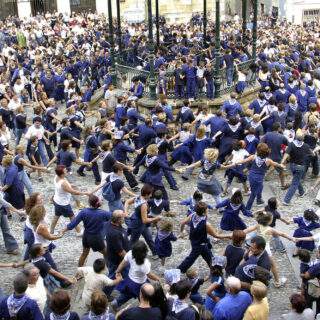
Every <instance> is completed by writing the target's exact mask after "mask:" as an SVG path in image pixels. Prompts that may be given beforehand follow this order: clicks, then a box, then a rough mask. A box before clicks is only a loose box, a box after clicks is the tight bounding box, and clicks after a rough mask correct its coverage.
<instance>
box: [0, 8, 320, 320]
mask: <svg viewBox="0 0 320 320" xmlns="http://www.w3.org/2000/svg"><path fill="white" fill-rule="evenodd" d="M193 19H194V20H195V21H193V22H192V23H190V25H189V24H188V25H185V24H181V25H171V26H170V25H167V24H166V22H165V21H164V22H163V23H162V27H161V42H162V44H163V47H161V48H159V49H158V51H157V57H156V60H155V68H156V69H158V70H159V77H160V78H161V71H165V70H168V69H169V68H170V67H173V68H174V72H175V74H176V76H175V81H174V83H173V85H174V86H175V89H176V99H177V100H178V99H181V102H182V103H181V106H179V105H180V104H177V105H172V104H170V101H169V100H168V99H167V98H166V96H165V93H166V91H165V90H166V88H167V84H165V81H162V82H160V83H159V90H158V93H159V94H160V95H159V100H158V101H157V102H156V103H155V105H154V108H153V109H152V110H151V111H150V114H147V115H146V114H142V113H141V112H140V111H139V99H140V98H141V97H143V93H144V90H143V89H144V86H143V83H142V81H140V80H139V79H135V81H134V82H133V84H132V87H131V88H130V90H128V91H125V92H121V93H119V91H118V90H116V89H115V88H114V87H113V84H112V79H111V76H110V74H109V67H110V52H109V49H110V45H109V43H108V34H107V31H106V30H108V29H107V28H106V27H105V26H106V22H105V18H103V17H98V16H97V15H94V14H88V15H72V16H71V17H67V16H63V15H55V14H53V15H51V14H48V15H45V16H37V17H33V18H30V19H28V20H24V21H20V20H19V19H16V18H12V19H8V20H6V21H3V22H1V25H0V30H1V32H0V52H1V54H0V72H1V74H0V95H1V97H0V98H1V100H0V160H1V166H0V180H1V192H0V219H1V220H0V227H1V230H2V234H3V242H4V247H5V250H6V253H7V254H8V255H14V256H19V258H20V257H21V259H20V261H19V262H16V260H15V262H8V263H2V262H1V263H0V267H3V268H19V270H18V271H17V273H16V275H15V277H14V281H13V289H12V292H11V293H10V292H6V293H4V292H3V290H1V291H0V319H21V320H22V319H23V320H26V319H30V320H31V319H34V320H42V319H47V320H77V319H80V318H81V319H82V320H90V319H91V320H92V319H100V320H106V319H108V320H112V319H119V320H137V319H141V320H143V319H148V320H149V319H154V320H195V319H201V320H205V319H207V320H208V319H214V320H227V319H232V320H241V319H245V320H253V319H255V320H266V319H268V318H269V304H268V298H267V293H268V288H270V287H271V286H272V287H274V288H275V290H276V289H279V290H282V288H283V287H284V286H285V285H286V279H285V278H284V277H281V276H280V274H279V270H278V267H277V262H276V259H274V257H273V254H274V252H275V251H277V252H278V253H279V254H282V255H284V254H286V247H285V245H284V244H283V242H282V240H281V238H285V239H287V240H289V241H292V242H293V243H294V244H295V246H296V252H295V253H294V257H297V258H298V259H299V260H300V273H301V282H302V283H301V287H300V291H299V293H292V295H291V297H290V303H291V307H292V310H291V312H290V313H288V314H285V315H282V318H283V319H286V320H294V319H305V320H309V319H310V320H311V319H315V317H316V314H319V313H320V294H319V286H318V283H317V281H315V280H316V279H320V262H319V260H317V258H318V256H319V247H318V244H319V239H320V233H317V232H316V231H314V230H317V229H318V228H319V227H320V222H319V216H318V214H317V210H316V209H314V208H316V206H319V204H320V192H318V193H317V191H318V189H317V186H318V184H319V182H320V179H319V180H316V181H315V182H312V181H314V180H311V179H309V174H310V173H309V172H308V171H309V169H310V168H311V170H310V171H311V177H312V178H317V177H318V176H319V163H318V161H319V160H318V154H319V151H320V147H319V146H318V142H319V136H318V133H319V128H320V113H319V112H320V42H319V40H318V38H319V33H320V25H319V24H317V23H315V22H314V23H311V24H308V25H305V26H304V27H301V26H294V25H291V24H289V23H287V22H285V21H282V22H279V23H277V24H275V25H272V26H270V25H269V23H268V22H266V21H260V22H259V25H260V26H261V27H262V28H260V29H259V32H258V43H257V48H258V49H257V50H258V54H257V62H256V63H255V64H254V67H252V72H253V73H255V74H256V76H257V86H259V87H260V89H259V92H258V94H257V97H256V99H254V101H250V104H249V106H248V107H244V106H242V105H241V104H240V102H239V101H238V98H239V96H240V95H241V94H242V93H243V91H244V90H245V88H246V85H247V83H246V79H247V78H246V74H243V76H241V73H240V72H239V71H238V70H237V68H236V64H237V61H246V59H248V54H247V53H245V50H244V49H245V47H246V46H248V44H250V43H251V41H252V40H251V32H250V30H248V31H247V33H246V34H245V35H242V34H241V28H240V25H239V21H238V22H232V23H229V24H228V23H224V24H223V25H222V32H221V35H222V37H221V48H222V50H224V55H223V58H222V64H221V66H222V67H224V68H225V72H226V77H227V81H228V85H229V86H231V85H233V84H234V74H235V73H238V83H237V84H236V86H235V90H236V91H234V92H232V93H231V94H230V97H228V98H226V99H225V100H224V102H223V105H222V106H221V108H220V109H217V110H209V108H208V106H207V105H197V106H195V103H196V102H197V101H195V102H194V103H193V101H192V100H194V99H195V98H196V97H197V93H199V91H201V90H202V89H203V88H204V87H206V94H207V98H208V99H212V98H213V97H214V78H213V73H212V70H211V68H212V66H211V58H212V56H210V55H213V51H212V48H213V46H212V45H211V43H212V42H213V38H214V30H213V31H212V30H211V29H210V31H209V32H208V35H207V36H208V38H207V39H205V40H206V41H203V39H202V33H201V23H198V22H197V21H198V19H195V17H193ZM146 30H147V28H146V26H145V25H144V24H137V25H129V24H128V25H125V30H123V31H124V32H123V33H122V40H123V43H124V44H125V46H126V47H132V48H133V49H134V51H133V52H134V54H133V55H132V56H131V57H129V58H130V59H133V60H134V61H135V60H138V61H140V62H138V63H141V67H142V68H145V69H146V70H147V69H148V63H147V62H146V63H145V62H144V61H145V57H146V53H147V51H146ZM168 43H169V44H170V46H169V47H168V46H167V44H168ZM204 43H208V47H204ZM165 44H166V45H165ZM116 50H118V48H116ZM202 50H205V55H203V54H201V57H202V58H199V55H197V53H198V52H200V51H202ZM198 58H199V59H198ZM163 79H164V78H163ZM202 80H203V81H202ZM164 84H165V85H164ZM161 86H162V87H161ZM160 87H161V88H162V89H161V88H160ZM98 88H100V90H103V92H104V96H103V99H102V100H101V101H100V102H99V108H95V107H90V106H89V103H90V101H91V99H92V96H93V94H94V93H95V92H96V90H97V89H98ZM160 89H161V90H160ZM173 107H175V108H173ZM75 167H76V168H75ZM91 171H92V175H91ZM139 171H143V172H142V173H141V172H140V174H139ZM193 172H195V173H196V174H197V178H196V179H195V178H194V177H193ZM219 172H223V174H221V173H219ZM274 174H277V175H279V181H280V188H281V189H282V190H286V192H285V196H284V197H283V198H282V199H280V198H279V197H278V198H277V197H270V198H269V199H266V198H265V199H263V187H264V184H265V181H266V178H267V177H268V176H270V175H274ZM164 178H165V179H166V181H167V182H164V181H163V180H164ZM88 179H93V180H94V184H95V186H94V187H92V188H89V187H88V186H87V184H88ZM44 180H45V181H46V182H48V183H51V184H53V186H54V193H53V194H44V193H43V192H41V190H40V187H39V185H40V186H41V185H42V183H43V182H44ZM182 181H183V182H182ZM185 181H188V184H191V185H193V187H194V189H193V192H192V194H189V193H188V192H189V191H188V190H189V189H188V188H186V189H185V188H183V187H181V185H183V183H185ZM80 186H83V187H82V188H80ZM168 186H169V188H170V189H171V190H170V193H168V190H167V187H168ZM274 187H275V188H278V187H277V186H276V184H275V185H274ZM308 189H309V190H312V191H313V192H314V193H315V194H317V195H316V199H315V203H314V208H305V211H304V213H303V215H300V216H299V212H295V210H294V207H292V210H293V211H294V213H295V214H297V215H298V216H296V217H293V216H283V215H282V214H281V210H282V208H284V207H288V206H292V205H294V203H295V201H296V199H295V196H298V197H304V196H306V195H307V190H308ZM178 194H179V195H181V194H182V195H183V197H184V198H185V199H184V200H183V201H181V202H180V203H179V205H181V206H186V207H187V210H183V209H182V207H179V208H180V210H181V212H183V214H181V212H178V210H177V209H176V210H172V207H173V203H175V200H174V198H173V195H178ZM86 198H87V199H86ZM81 200H82V201H81ZM48 203H50V205H48ZM50 206H51V207H52V209H53V212H54V213H53V216H52V219H51V223H48V221H47V218H46V217H48V216H49V213H48V212H47V210H48V208H49V207H50ZM175 208H176V207H175ZM184 211H186V216H185V217H184V218H183V219H181V217H182V215H184ZM240 212H241V213H242V215H243V216H245V218H243V217H242V216H241V215H240ZM13 214H17V215H18V216H19V220H20V221H19V223H21V224H23V225H24V228H23V232H24V234H23V237H24V248H20V249H19V245H18V241H17V240H16V238H17V235H16V234H14V233H13V232H11V230H10V224H11V223H13V219H12V215H13ZM213 216H215V217H218V220H220V224H217V225H214V224H213V223H212V222H211V221H212V217H213ZM61 217H64V218H68V219H69V220H70V221H68V224H66V225H64V228H63V229H61V228H60V227H59V225H58V227H57V224H58V221H59V219H60V218H61ZM220 217H221V218H220ZM292 218H293V219H292ZM278 220H279V221H282V222H284V223H286V224H296V225H297V226H296V229H295V231H294V233H293V234H288V233H286V232H283V231H282V230H280V229H281V227H279V225H278ZM11 221H12V222H11ZM17 223H18V222H17ZM57 229H58V231H57ZM73 229H75V230H76V234H75V235H76V237H78V238H79V239H78V240H77V239H75V240H74V241H75V242H76V241H79V242H80V241H81V240H80V238H81V239H82V253H81V255H80V257H79V260H78V268H77V270H76V273H75V274H74V276H73V277H70V276H69V275H66V274H64V272H62V271H61V266H58V265H57V264H56V261H55V253H54V249H55V247H56V245H58V246H61V245H66V244H65V243H64V244H63V243H62V242H61V241H60V240H59V239H61V238H62V237H64V235H65V234H66V233H68V232H70V231H71V230H73ZM141 236H142V238H143V239H144V241H142V240H141ZM187 237H188V239H187ZM178 239H179V241H180V240H181V239H182V240H181V241H183V253H182V254H183V256H184V259H183V260H182V261H179V262H178V263H177V264H176V266H175V268H167V267H166V265H167V264H168V260H170V259H172V258H171V257H172V255H173V254H174V244H173V242H175V241H177V240H178ZM217 243H218V244H220V245H221V244H222V246H223V247H224V250H223V252H222V253H221V254H218V252H217V250H215V246H216V245H217ZM90 250H92V251H94V252H97V253H98V254H99V253H100V254H101V256H100V258H97V259H94V261H93V263H90V265H86V261H87V258H88V256H89V254H90ZM22 252H23V254H22ZM184 252H186V254H184ZM314 255H316V257H314ZM200 256H201V257H202V258H203V260H204V262H205V265H206V266H207V268H204V269H203V270H202V271H203V272H199V270H197V268H195V262H196V260H197V259H198V258H199V257H200ZM65 258H66V259H68V257H65ZM314 258H316V259H314ZM8 259H9V260H8V261H10V258H8ZM12 259H14V258H12ZM158 259H160V262H161V268H160V267H159V268H154V263H153V261H156V260H158ZM77 282H83V283H84V286H83V291H82V296H81V303H82V304H83V306H82V307H83V308H84V309H85V310H86V312H85V314H84V315H82V314H78V313H77V312H74V311H71V310H73V306H72V305H71V300H72V297H71V294H70V292H71V291H70V290H69V288H70V287H71V288H72V286H76V285H77V284H76V283H77ZM134 299H138V300H139V302H138V304H137V305H136V306H131V307H125V306H126V303H127V302H128V301H132V300H134ZM314 302H316V311H315V312H314V311H313V309H312V306H313V303H314ZM280 317H281V315H279V318H280Z"/></svg>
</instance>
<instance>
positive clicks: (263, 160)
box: [255, 156, 266, 168]
mask: <svg viewBox="0 0 320 320" xmlns="http://www.w3.org/2000/svg"><path fill="white" fill-rule="evenodd" d="M255 162H256V165H257V166H258V167H259V168H260V167H261V166H262V165H263V164H264V163H265V162H266V159H262V158H260V157H259V156H256V158H255Z"/></svg>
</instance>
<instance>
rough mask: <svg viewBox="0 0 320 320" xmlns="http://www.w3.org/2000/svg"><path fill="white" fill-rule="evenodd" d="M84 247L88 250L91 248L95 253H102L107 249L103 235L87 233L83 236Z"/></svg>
mask: <svg viewBox="0 0 320 320" xmlns="http://www.w3.org/2000/svg"><path fill="white" fill-rule="evenodd" d="M82 246H83V247H84V248H87V249H88V248H90V249H92V250H93V251H94V252H96V251H102V250H104V248H105V247H106V246H105V243H104V239H103V236H102V235H99V234H87V233H86V232H84V234H83V236H82Z"/></svg>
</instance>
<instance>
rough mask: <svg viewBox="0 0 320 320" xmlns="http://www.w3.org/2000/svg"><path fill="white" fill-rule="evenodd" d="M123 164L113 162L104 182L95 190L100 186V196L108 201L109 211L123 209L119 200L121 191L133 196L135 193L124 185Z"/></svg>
mask: <svg viewBox="0 0 320 320" xmlns="http://www.w3.org/2000/svg"><path fill="white" fill-rule="evenodd" d="M123 169H124V168H123V165H121V164H119V163H115V164H114V165H113V166H112V171H113V172H111V173H110V174H109V175H108V176H107V178H106V182H105V183H103V184H101V185H100V186H99V187H98V188H97V189H96V190H95V191H98V190H99V189H100V188H102V196H103V198H104V199H105V200H106V201H108V206H109V211H110V212H111V213H113V212H114V211H115V210H123V209H124V208H123V203H122V201H121V193H122V191H123V192H125V193H126V194H128V195H129V196H132V197H135V196H136V195H135V193H133V192H132V191H130V190H129V189H128V188H126V187H125V186H124V182H123V180H122V176H123Z"/></svg>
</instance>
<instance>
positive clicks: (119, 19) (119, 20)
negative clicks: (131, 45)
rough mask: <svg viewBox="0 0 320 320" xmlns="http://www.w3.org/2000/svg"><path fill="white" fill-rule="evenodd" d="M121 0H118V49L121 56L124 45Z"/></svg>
mask: <svg viewBox="0 0 320 320" xmlns="http://www.w3.org/2000/svg"><path fill="white" fill-rule="evenodd" d="M120 14H121V12H120V0H117V37H118V47H119V54H120V55H121V53H122V43H121V18H120Z"/></svg>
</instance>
